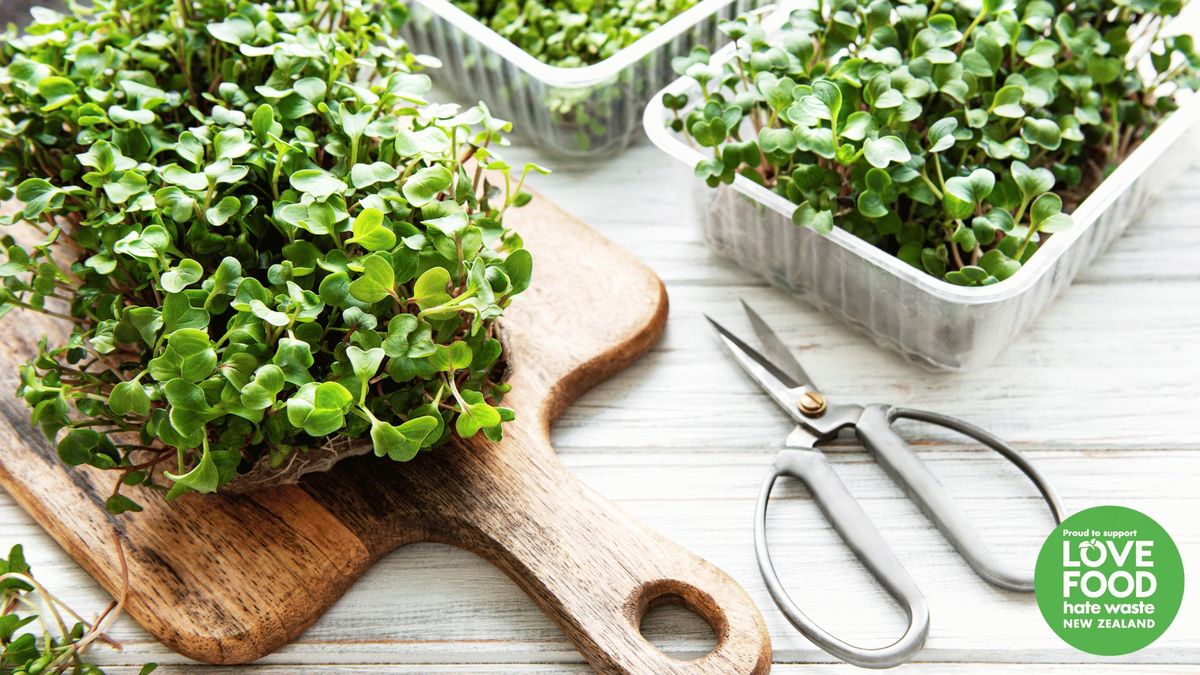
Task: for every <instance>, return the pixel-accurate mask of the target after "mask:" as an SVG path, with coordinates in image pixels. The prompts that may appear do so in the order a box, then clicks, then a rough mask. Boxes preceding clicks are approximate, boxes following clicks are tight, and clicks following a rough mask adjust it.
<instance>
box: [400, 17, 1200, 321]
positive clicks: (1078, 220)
mask: <svg viewBox="0 0 1200 675" xmlns="http://www.w3.org/2000/svg"><path fill="white" fill-rule="evenodd" d="M425 1H426V0H418V2H425ZM431 1H435V2H441V1H443V0H431ZM706 1H707V0H706ZM784 14H786V12H784V11H781V12H780V13H779V14H777V15H776V16H777V17H779V16H780V15H784ZM681 16H682V15H681ZM772 18H775V17H772ZM780 20H782V19H780ZM772 32H774V31H772ZM734 48H735V45H733V44H732V43H730V44H728V45H725V46H724V47H722V48H721V49H720V50H718V51H717V52H715V53H714V55H713V58H712V61H711V62H712V63H713V64H714V65H724V64H725V62H726V61H728V60H729V59H730V58H732V56H733V53H734ZM696 86H697V85H696V83H695V81H694V80H692V79H691V78H690V77H686V76H685V77H680V78H678V79H676V80H675V81H674V82H672V83H670V84H668V85H667V86H666V87H664V88H663V89H662V90H661V91H659V92H658V93H657V94H655V95H654V97H653V98H651V99H650V103H649V104H647V106H646V110H645V112H644V113H643V115H642V124H643V126H644V127H645V129H646V135H647V136H649V137H650V140H651V141H652V142H653V143H654V145H656V146H657V147H658V148H659V149H660V150H663V151H664V152H666V153H667V154H669V155H671V156H672V157H674V158H675V159H677V160H679V161H681V162H683V163H685V164H687V165H688V166H689V167H692V168H694V167H695V166H696V164H697V163H699V162H700V161H701V160H703V159H704V156H703V155H702V154H700V151H699V150H697V149H696V148H695V147H693V146H691V145H689V144H687V143H685V142H684V141H683V140H681V138H680V136H679V134H677V133H676V132H674V131H671V130H670V129H669V128H668V127H667V125H666V124H664V123H663V121H664V119H665V117H666V108H665V107H664V105H663V101H662V99H663V95H664V94H672V95H678V94H682V93H684V92H685V91H687V90H688V89H691V88H695V87H696ZM1197 121H1200V96H1188V97H1186V99H1185V100H1182V101H1181V102H1180V107H1179V108H1178V109H1177V110H1175V111H1174V112H1172V113H1171V114H1170V115H1169V116H1168V117H1167V118H1166V119H1164V120H1163V121H1162V123H1161V124H1159V126H1158V128H1157V129H1155V130H1154V131H1153V132H1151V133H1150V135H1149V136H1148V137H1147V138H1146V140H1144V141H1142V143H1141V144H1140V145H1138V147H1137V148H1135V149H1134V151H1133V152H1131V153H1130V154H1129V156H1128V157H1126V158H1125V159H1124V160H1123V161H1122V162H1121V163H1120V164H1119V165H1118V166H1117V168H1116V169H1114V170H1113V172H1112V173H1111V174H1109V176H1108V178H1106V179H1104V181H1103V182H1101V183H1100V185H1098V186H1096V188H1095V189H1094V190H1093V191H1092V192H1091V193H1090V194H1089V195H1088V196H1087V198H1086V199H1085V200H1084V201H1083V202H1082V203H1081V204H1080V205H1079V206H1078V208H1076V209H1075V211H1073V212H1072V213H1071V214H1070V215H1071V218H1072V219H1073V221H1074V224H1073V225H1072V227H1071V228H1070V229H1068V230H1067V231H1065V232H1060V233H1058V234H1055V235H1053V236H1051V237H1050V238H1049V239H1048V240H1047V242H1046V244H1045V245H1044V246H1042V247H1040V248H1039V249H1038V250H1037V251H1036V252H1035V253H1034V255H1033V256H1031V257H1030V259H1029V262H1027V263H1026V264H1024V265H1022V266H1021V269H1019V270H1018V271H1017V272H1016V273H1015V274H1013V275H1012V276H1011V277H1009V278H1007V279H1005V280H1003V281H1000V282H997V283H995V284H991V285H989V286H959V285H957V284H952V283H950V282H948V281H945V280H943V279H939V278H937V277H934V276H931V275H929V274H926V273H925V272H923V271H920V270H917V269H916V268H914V267H912V266H911V265H909V264H908V263H906V262H904V261H902V260H900V259H899V258H897V257H895V256H894V255H892V254H890V253H888V252H886V251H884V250H882V249H879V248H877V247H875V246H872V245H871V244H869V243H867V242H866V241H864V240H862V239H860V238H858V237H856V236H854V235H853V234H850V233H849V232H847V231H845V230H843V229H842V228H840V227H836V226H835V227H834V228H833V231H832V232H830V233H829V234H826V235H820V234H818V236H823V237H828V238H829V239H832V240H833V241H834V242H835V243H836V244H838V245H839V246H841V247H842V248H847V249H850V250H851V251H853V252H855V253H857V254H858V255H859V256H861V257H863V258H865V259H866V260H867V261H869V262H871V263H872V264H874V265H875V266H876V267H880V268H883V269H884V270H885V271H887V272H890V273H891V274H893V275H894V276H897V277H899V278H901V279H903V280H905V281H907V282H909V283H911V284H914V285H916V286H919V287H920V288H922V289H923V290H925V291H927V292H928V293H930V294H931V295H935V296H937V297H939V298H941V299H943V300H946V301H949V302H955V303H959V304H987V303H994V302H1000V301H1003V300H1007V299H1009V298H1012V297H1014V296H1016V295H1020V294H1021V293H1023V292H1024V291H1026V290H1028V289H1029V288H1030V287H1032V286H1033V285H1034V284H1035V283H1037V282H1038V280H1039V279H1040V278H1041V277H1042V276H1044V275H1046V274H1047V273H1049V272H1050V271H1051V270H1052V269H1053V267H1054V263H1056V262H1057V261H1058V259H1059V258H1061V257H1062V255H1063V254H1064V253H1065V252H1066V250H1067V249H1068V248H1069V247H1070V246H1071V245H1072V244H1074V243H1075V242H1076V241H1078V240H1079V239H1080V238H1081V237H1082V236H1083V235H1084V233H1086V232H1087V230H1089V229H1091V227H1092V225H1093V224H1094V223H1095V222H1096V221H1097V220H1098V219H1099V218H1100V216H1102V215H1103V214H1104V212H1105V211H1106V210H1108V208H1109V207H1110V206H1112V204H1113V202H1115V201H1116V200H1117V198H1119V197H1120V196H1121V195H1122V194H1123V193H1124V192H1125V191H1126V190H1128V189H1129V187H1130V186H1132V185H1133V183H1134V182H1135V181H1136V180H1137V179H1138V178H1139V177H1140V176H1141V175H1142V174H1143V173H1145V171H1146V169H1148V168H1149V167H1150V166H1151V165H1152V164H1153V163H1154V161H1155V160H1157V159H1158V158H1159V156H1160V155H1162V153H1163V152H1164V151H1165V150H1166V149H1167V148H1168V147H1169V146H1170V145H1171V144H1172V143H1174V142H1175V141H1176V140H1177V139H1178V138H1179V137H1180V136H1181V135H1182V134H1183V133H1184V132H1185V131H1186V130H1188V129H1189V128H1190V127H1191V126H1192V125H1193V124H1195V123H1196V122H1197ZM704 187H705V189H709V188H708V187H707V186H704ZM733 188H734V189H735V190H737V191H738V192H740V193H742V194H743V195H746V196H747V197H750V198H752V199H754V200H755V201H757V202H759V203H760V204H762V205H763V206H766V207H768V208H770V209H771V210H773V211H775V212H777V213H779V214H781V215H784V216H786V217H788V218H789V219H790V218H791V216H792V212H793V211H795V209H796V205H795V204H793V203H792V202H791V201H789V200H788V199H786V198H785V197H783V196H782V195H779V194H777V193H775V192H772V191H771V190H770V189H768V188H766V187H763V186H761V185H759V184H757V183H755V182H754V181H751V180H750V179H748V178H746V177H744V176H742V175H740V174H739V175H738V176H737V177H735V178H734V181H733ZM814 234H817V233H816V232H814Z"/></svg>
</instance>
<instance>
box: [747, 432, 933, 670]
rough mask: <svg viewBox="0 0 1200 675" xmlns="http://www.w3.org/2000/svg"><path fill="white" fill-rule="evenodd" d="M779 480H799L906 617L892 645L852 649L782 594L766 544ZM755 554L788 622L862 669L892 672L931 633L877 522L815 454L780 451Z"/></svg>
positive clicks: (763, 498)
mask: <svg viewBox="0 0 1200 675" xmlns="http://www.w3.org/2000/svg"><path fill="white" fill-rule="evenodd" d="M780 476H791V477H793V478H797V479H799V480H800V481H802V482H803V483H804V484H805V485H806V486H807V487H808V489H809V492H811V493H812V495H813V499H814V500H815V501H816V502H817V505H818V506H820V508H821V511H822V512H823V513H824V514H825V517H826V518H827V519H828V520H829V522H830V524H832V525H833V528H834V529H835V530H836V531H837V533H838V534H839V535H840V536H841V538H842V540H843V541H845V542H846V545H847V546H849V547H850V550H852V551H853V552H854V554H855V555H856V556H858V559H859V560H861V561H862V562H863V564H864V565H866V567H867V569H868V570H870V571H871V573H872V574H873V575H875V578H876V579H878V580H879V582H880V583H881V584H882V585H883V587H884V588H885V589H886V590H887V591H888V593H890V594H891V595H892V597H894V598H896V601H897V602H899V603H900V606H901V607H903V608H904V611H905V613H907V614H908V628H907V629H906V630H905V631H904V635H902V636H901V637H900V639H899V640H896V642H894V643H892V644H890V645H888V646H886V647H880V648H865V647H858V646H855V645H852V644H850V643H848V642H846V641H844V640H841V639H840V638H837V637H835V636H834V635H832V634H830V633H829V632H828V631H826V630H825V629H823V628H821V627H820V626H818V625H817V624H816V622H814V621H813V620H812V619H811V618H809V617H808V615H806V614H805V613H804V612H803V611H801V610H800V608H799V607H798V606H796V603H795V602H794V601H793V600H792V598H791V596H789V595H788V593H787V591H786V590H784V588H783V584H782V583H781V582H780V580H779V575H778V574H777V573H776V572H775V566H774V564H772V562H771V552H770V549H769V548H768V546H767V504H768V503H769V502H770V499H771V490H772V488H773V487H774V486H775V481H776V480H777V479H778V478H779V477H780ZM754 551H755V555H756V556H757V558H758V568H759V571H760V572H761V573H762V575H763V580H764V581H765V582H766V585H767V590H768V591H769V592H770V593H771V597H772V598H773V599H774V600H775V604H776V605H778V606H779V609H780V611H782V612H783V614H784V616H785V617H787V619H788V621H790V622H791V624H792V625H793V626H795V627H796V629H797V630H799V631H800V632H801V633H803V634H804V636H805V637H806V638H808V639H809V640H811V641H812V642H813V643H814V644H816V645H817V646H818V647H820V648H821V649H823V650H825V651H826V652H829V653H830V654H832V655H834V656H836V657H838V658H840V659H842V660H844V661H846V662H848V663H852V664H854V665H856V666H861V667H863V668H891V667H892V666H897V665H900V664H901V663H904V662H906V661H908V660H909V659H911V658H912V657H913V656H914V655H915V654H916V653H917V652H918V651H920V649H921V647H922V646H923V645H924V644H925V637H926V636H927V635H928V634H929V605H928V603H927V602H926V600H925V596H924V595H923V594H922V593H921V590H920V589H919V588H917V585H916V583H915V582H914V581H913V580H912V577H910V576H909V574H908V571H907V570H905V569H904V566H903V565H902V564H901V563H900V560H899V559H898V558H896V555H895V553H893V552H892V549H891V547H889V546H888V544H887V542H886V541H885V540H884V538H883V536H882V535H880V534H879V530H878V529H876V528H875V524H874V523H872V522H871V519H870V518H869V517H868V516H867V514H866V512H864V511H863V510H862V507H861V506H859V504H858V502H857V501H856V500H855V499H854V496H853V495H851V494H850V491H849V490H847V489H846V485H845V484H844V483H843V482H842V479H841V478H839V477H838V475H837V473H836V472H835V471H834V470H833V467H832V466H830V465H829V462H828V461H826V459H825V456H824V455H823V454H821V453H820V452H819V451H795V450H792V451H784V452H783V453H780V455H779V458H778V459H777V460H776V461H775V470H774V471H773V472H772V474H771V475H770V476H768V477H767V480H766V482H765V483H763V487H762V492H761V493H760V494H759V497H758V507H757V512H756V514H755V517H754Z"/></svg>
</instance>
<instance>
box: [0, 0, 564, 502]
mask: <svg viewBox="0 0 1200 675" xmlns="http://www.w3.org/2000/svg"><path fill="white" fill-rule="evenodd" d="M406 13H407V10H406V8H405V5H404V4H403V3H402V2H400V1H399V0H282V1H280V2H271V3H252V2H246V1H241V2H235V1H234V0H149V1H147V0H96V2H95V4H94V5H93V6H91V7H83V6H73V8H72V11H71V12H70V13H67V14H60V13H57V12H51V11H47V10H40V11H37V12H35V15H34V17H35V22H34V23H33V24H32V25H31V26H30V27H29V28H28V30H27V32H26V33H25V34H23V35H17V34H16V33H10V34H8V35H7V36H5V38H4V40H3V45H2V46H0V174H2V177H3V180H2V181H0V198H3V199H8V198H11V197H13V196H15V197H16V200H17V202H19V203H18V204H17V212H16V213H15V214H13V215H11V216H9V217H7V218H6V219H5V220H6V222H7V223H8V224H10V225H18V224H19V225H23V226H24V229H26V230H34V232H33V233H32V236H31V237H26V238H25V239H18V237H19V235H18V234H17V233H16V232H14V234H13V235H10V236H6V237H5V238H4V242H3V243H4V248H5V249H6V255H5V256H4V262H3V264H2V265H0V276H2V277H3V287H2V288H0V310H2V311H3V312H7V311H9V310H12V309H14V308H24V309H30V310H37V311H41V312H44V313H46V314H49V315H52V316H55V317H60V318H63V319H66V320H67V321H69V322H70V324H71V325H72V327H73V330H72V332H71V334H70V337H69V338H67V339H66V340H65V341H62V342H53V343H50V342H48V341H43V343H42V346H41V353H40V354H39V355H38V356H37V358H36V359H34V360H33V361H32V362H31V363H29V364H28V365H26V366H25V367H23V368H22V369H21V374H20V381H21V384H20V391H19V393H20V395H21V396H23V397H24V399H25V401H26V402H27V403H28V405H29V406H30V407H31V408H32V410H33V412H32V418H33V421H34V423H35V424H36V425H38V426H39V427H40V428H41V429H42V430H43V431H44V432H45V433H46V435H47V436H49V437H51V438H57V447H58V454H59V457H60V458H61V459H62V460H63V461H64V462H66V463H68V464H72V465H80V464H88V465H91V466H94V467H99V468H101V469H109V470H112V471H115V472H117V473H118V474H119V480H118V482H117V486H116V488H115V489H114V491H113V493H112V496H111V497H110V498H109V499H108V507H109V509H110V510H112V511H114V512H122V511H129V510H140V508H141V507H140V506H139V505H138V504H137V503H136V502H135V501H134V500H132V499H130V498H129V497H127V496H125V495H124V494H122V492H121V489H122V487H123V486H125V485H131V484H147V485H153V486H155V487H159V488H161V489H164V490H166V495H167V497H169V498H170V497H174V496H177V495H179V494H181V493H184V492H189V491H195V492H200V493H210V492H214V491H216V490H218V489H219V488H222V487H225V486H227V485H229V484H231V483H232V482H233V481H235V480H237V478H238V477H239V476H240V475H242V474H244V473H246V472H249V471H258V470H266V471H268V472H269V471H273V470H274V471H278V472H279V475H280V476H283V475H285V474H286V476H287V477H288V478H289V479H293V480H294V479H295V478H296V477H297V476H298V473H299V471H298V470H297V467H301V468H303V467H304V466H305V462H306V457H310V456H315V454H314V453H313V452H311V451H312V450H313V449H314V448H318V447H329V446H330V444H333V443H338V444H340V445H338V447H344V446H345V445H347V444H350V443H351V442H352V441H354V440H355V439H361V443H366V444H371V445H373V448H374V452H375V454H376V455H379V456H386V457H389V458H391V459H393V460H396V461H407V460H410V459H412V458H413V457H414V456H415V455H416V454H417V453H418V452H420V451H421V450H424V449H429V448H431V447H433V446H436V445H438V444H439V443H442V442H444V441H446V440H447V439H449V438H450V437H451V436H453V435H454V434H456V433H457V435H458V436H461V437H470V436H474V435H475V434H476V433H478V432H480V431H482V432H483V433H484V434H485V435H486V436H487V437H488V438H491V439H499V438H500V437H501V433H502V432H501V427H502V424H503V423H504V422H505V421H507V420H510V419H512V416H513V413H512V411H511V410H508V409H506V408H503V407H499V405H498V403H499V401H500V399H501V397H502V396H503V394H504V393H505V392H506V391H507V385H506V384H504V383H503V382H501V381H500V379H501V378H502V374H503V373H502V371H503V367H502V358H501V357H502V354H501V352H502V350H501V343H500V341H499V340H498V336H497V332H496V331H497V326H496V323H495V322H496V319H497V318H498V317H500V315H501V314H502V313H503V311H504V310H505V308H506V307H508V306H509V304H510V303H511V302H512V300H513V298H514V297H515V296H517V295H518V294H520V293H521V292H522V291H524V290H525V289H526V288H527V287H528V285H529V282H530V275H531V271H532V259H531V257H530V255H529V253H528V252H527V251H525V250H524V249H523V248H522V243H521V239H520V237H519V236H518V235H517V234H516V233H515V232H514V231H512V230H511V229H509V228H508V227H507V226H506V225H505V219H504V216H505V214H506V212H507V210H508V209H509V208H511V207H516V206H520V205H523V204H524V203H526V202H527V201H528V199H529V194H528V193H526V192H524V191H523V190H522V187H523V185H524V182H525V179H526V177H527V176H528V174H529V173H530V172H533V171H538V172H541V171H544V170H543V169H541V168H540V167H537V166H535V165H527V166H526V167H525V168H524V169H523V170H522V171H520V172H519V174H520V175H519V177H518V176H515V175H512V173H514V172H512V170H511V169H510V167H509V166H508V165H507V164H506V163H505V162H504V161H503V160H502V159H501V157H500V156H498V155H497V154H496V152H495V148H497V147H498V146H501V145H505V144H506V141H505V139H504V136H503V134H504V133H506V132H507V131H508V130H509V128H510V125H509V124H508V123H507V122H504V121H502V120H499V119H496V118H494V117H493V116H492V115H491V114H490V113H489V111H488V109H487V108H486V107H485V106H483V105H482V104H481V105H478V106H475V107H472V108H469V109H465V110H464V109H459V108H458V107H457V106H448V105H441V104H437V103H432V102H429V101H427V100H426V98H425V95H426V92H427V91H428V90H429V88H430V80H429V78H428V77H427V76H426V75H424V74H421V73H419V72H418V71H419V69H420V64H421V60H420V58H419V57H417V56H414V55H413V54H411V53H410V52H409V50H408V48H407V46H406V44H405V43H404V42H403V41H401V40H399V39H397V38H396V37H394V36H395V35H397V34H398V30H399V27H400V25H401V24H402V22H403V21H404V19H405V17H406ZM356 447H357V446H356ZM161 469H166V470H161Z"/></svg>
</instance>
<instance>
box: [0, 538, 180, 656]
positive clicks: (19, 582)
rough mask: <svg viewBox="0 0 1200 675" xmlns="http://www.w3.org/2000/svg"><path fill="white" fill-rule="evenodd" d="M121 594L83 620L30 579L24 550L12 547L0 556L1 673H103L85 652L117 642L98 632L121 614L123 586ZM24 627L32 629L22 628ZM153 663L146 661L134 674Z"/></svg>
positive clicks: (34, 580) (119, 551)
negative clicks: (94, 645) (95, 645)
mask: <svg viewBox="0 0 1200 675" xmlns="http://www.w3.org/2000/svg"><path fill="white" fill-rule="evenodd" d="M118 545H119V542H118ZM117 552H118V555H119V556H120V560H121V562H122V566H123V565H124V554H123V553H122V552H121V549H120V548H118V549H117ZM122 569H124V567H122ZM125 582H126V584H128V578H126V579H125ZM126 588H128V586H126ZM121 595H122V600H114V601H113V602H112V603H111V604H109V606H108V607H107V608H106V609H105V610H104V612H102V613H101V614H100V616H99V618H97V619H96V620H95V621H86V620H84V619H83V617H81V616H80V615H79V614H77V613H76V612H75V611H74V610H72V609H71V608H70V607H67V606H66V605H64V604H63V603H62V602H60V601H59V600H58V598H56V597H54V595H52V594H51V593H50V592H49V591H48V590H47V589H46V588H45V587H44V586H42V584H41V583H40V582H38V580H37V579H35V578H34V576H33V572H32V571H31V570H30V569H29V564H28V563H27V562H25V551H24V549H23V548H22V547H21V545H20V544H17V545H16V546H13V547H12V549H11V550H9V552H8V557H7V558H0V673H12V674H13V675H49V674H51V673H66V672H70V673H73V674H75V675H104V671H103V670H101V669H100V668H99V667H97V666H96V665H94V664H91V663H88V662H87V661H85V660H84V655H85V653H86V652H87V650H88V648H89V647H90V646H91V645H92V643H93V642H96V641H103V642H108V643H109V644H110V645H114V646H119V645H116V643H114V642H112V641H111V640H109V639H108V638H107V637H105V636H104V632H103V631H104V628H105V627H106V626H108V625H110V624H111V623H112V622H113V620H115V619H116V618H117V616H118V615H119V614H120V611H121V605H122V602H123V598H124V595H125V591H122V593H121ZM35 622H36V623H35ZM26 626H29V627H30V628H36V629H37V630H36V631H25V630H23V629H25V627H26ZM155 668H157V665H156V664H153V663H148V664H146V665H145V666H143V667H142V668H141V669H140V670H139V671H138V675H148V673H150V672H152V671H153V670H154V669H155Z"/></svg>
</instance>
